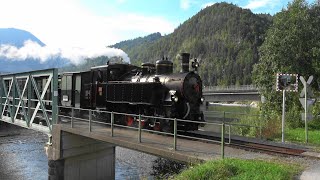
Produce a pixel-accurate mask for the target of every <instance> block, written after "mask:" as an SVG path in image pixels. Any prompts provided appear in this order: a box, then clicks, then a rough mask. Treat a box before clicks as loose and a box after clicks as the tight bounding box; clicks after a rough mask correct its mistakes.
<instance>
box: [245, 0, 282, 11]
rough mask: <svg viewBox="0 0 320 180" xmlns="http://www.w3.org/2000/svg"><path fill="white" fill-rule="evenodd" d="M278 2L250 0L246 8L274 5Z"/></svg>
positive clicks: (275, 0) (272, 0) (276, 0)
mask: <svg viewBox="0 0 320 180" xmlns="http://www.w3.org/2000/svg"><path fill="white" fill-rule="evenodd" d="M277 2H278V0H250V1H249V2H248V4H247V5H246V6H244V8H246V9H251V10H255V9H259V8H264V7H267V6H274V5H275V4H276V3H277Z"/></svg>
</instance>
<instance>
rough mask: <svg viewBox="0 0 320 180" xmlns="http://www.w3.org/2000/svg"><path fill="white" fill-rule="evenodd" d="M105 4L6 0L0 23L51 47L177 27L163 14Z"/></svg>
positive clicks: (110, 40) (100, 43)
mask: <svg viewBox="0 0 320 180" xmlns="http://www.w3.org/2000/svg"><path fill="white" fill-rule="evenodd" d="M120 1H123V0H120ZM106 8H109V9H103V10H104V12H102V11H100V12H98V14H97V12H92V11H91V10H89V9H88V8H87V7H84V6H83V5H82V4H80V1H78V0H68V1H66V0H54V1H50V0H28V1H21V0H7V1H2V2H1V6H0V19H1V21H0V27H4V28H8V27H14V28H19V29H24V30H27V31H29V32H31V33H33V34H34V35H35V36H37V37H38V38H39V39H40V40H41V41H42V42H44V43H45V44H47V45H49V46H50V47H62V46H63V47H87V46H89V47H92V46H95V47H101V46H106V45H111V44H114V43H117V42H119V41H121V40H126V39H132V38H135V37H138V36H144V35H147V34H150V33H154V32H160V33H162V34H168V33H171V32H173V30H174V28H175V26H174V24H173V23H171V22H169V21H168V20H167V19H164V18H162V17H158V16H144V15H141V14H132V13H126V12H120V11H117V10H115V9H114V8H113V9H112V7H109V6H108V7H106ZM99 13H100V14H99Z"/></svg>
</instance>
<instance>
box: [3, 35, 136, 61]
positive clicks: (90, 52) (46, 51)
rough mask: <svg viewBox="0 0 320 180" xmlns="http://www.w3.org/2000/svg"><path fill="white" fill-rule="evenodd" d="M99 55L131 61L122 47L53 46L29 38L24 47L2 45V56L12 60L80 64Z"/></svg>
mask: <svg viewBox="0 0 320 180" xmlns="http://www.w3.org/2000/svg"><path fill="white" fill-rule="evenodd" d="M99 56H107V57H109V58H110V57H115V56H117V57H122V58H123V60H124V61H125V62H127V63H130V58H129V57H128V55H127V54H126V53H125V52H123V51H122V50H120V49H116V48H108V47H98V48H96V47H95V48H80V47H72V48H51V47H48V46H41V45H39V44H38V43H37V42H34V41H31V40H27V41H25V42H24V46H23V47H20V48H18V47H15V46H12V45H8V44H2V45H0V58H6V59H10V60H18V61H23V60H26V59H37V60H39V61H40V62H41V63H45V62H46V61H48V60H50V59H51V60H52V59H54V58H63V59H68V60H69V61H70V62H71V63H72V64H75V65H78V64H81V63H83V62H84V60H85V59H87V58H95V57H99Z"/></svg>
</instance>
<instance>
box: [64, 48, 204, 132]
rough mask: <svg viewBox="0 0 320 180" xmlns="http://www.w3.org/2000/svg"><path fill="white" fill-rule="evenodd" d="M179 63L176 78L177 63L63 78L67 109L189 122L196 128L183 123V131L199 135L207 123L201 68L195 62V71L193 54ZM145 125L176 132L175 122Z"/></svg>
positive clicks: (122, 120) (129, 121)
mask: <svg viewBox="0 0 320 180" xmlns="http://www.w3.org/2000/svg"><path fill="white" fill-rule="evenodd" d="M179 59H180V61H181V67H182V68H181V71H180V72H178V73H173V63H172V62H171V61H169V60H168V59H165V58H163V59H161V60H158V61H157V62H156V63H155V64H152V63H144V64H142V66H141V67H138V66H134V65H130V64H107V65H104V66H98V67H93V68H91V70H90V71H86V72H77V73H64V74H62V75H61V93H60V96H61V97H60V99H61V105H62V106H68V107H80V108H90V109H98V110H106V111H113V112H123V113H129V114H142V115H146V116H155V117H164V118H177V119H185V120H190V121H192V122H193V123H190V122H178V129H180V130H197V129H198V125H199V123H197V122H200V121H203V113H202V112H201V111H200V105H201V104H202V102H203V96H202V81H201V78H200V76H199V75H198V74H197V73H196V70H197V67H198V65H199V64H198V62H197V61H194V62H193V63H192V67H193V70H192V71H190V70H189V64H190V62H189V60H190V54H188V53H181V54H179ZM97 116H98V115H97ZM102 119H103V118H102ZM104 119H106V120H108V117H105V118H104ZM115 120H116V122H117V123H119V124H125V125H128V126H133V125H134V124H135V122H136V119H135V118H133V117H131V116H118V117H116V118H115ZM143 125H144V127H145V128H153V129H155V130H160V131H172V128H173V121H169V120H162V119H158V118H144V119H143Z"/></svg>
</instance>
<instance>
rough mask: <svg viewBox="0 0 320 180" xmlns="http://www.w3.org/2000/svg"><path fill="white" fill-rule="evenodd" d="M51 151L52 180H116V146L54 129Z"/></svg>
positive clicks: (48, 153) (49, 152)
mask: <svg viewBox="0 0 320 180" xmlns="http://www.w3.org/2000/svg"><path fill="white" fill-rule="evenodd" d="M52 134H53V137H52V145H50V146H48V147H47V155H48V159H49V163H48V166H49V168H48V179H49V180H73V179H74V180H87V179H89V180H94V179H115V146H114V145H112V144H108V143H105V142H101V141H98V140H94V139H91V138H87V137H84V136H80V135H75V134H71V133H68V132H64V131H61V130H60V128H57V127H55V126H54V128H53V131H52Z"/></svg>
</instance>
